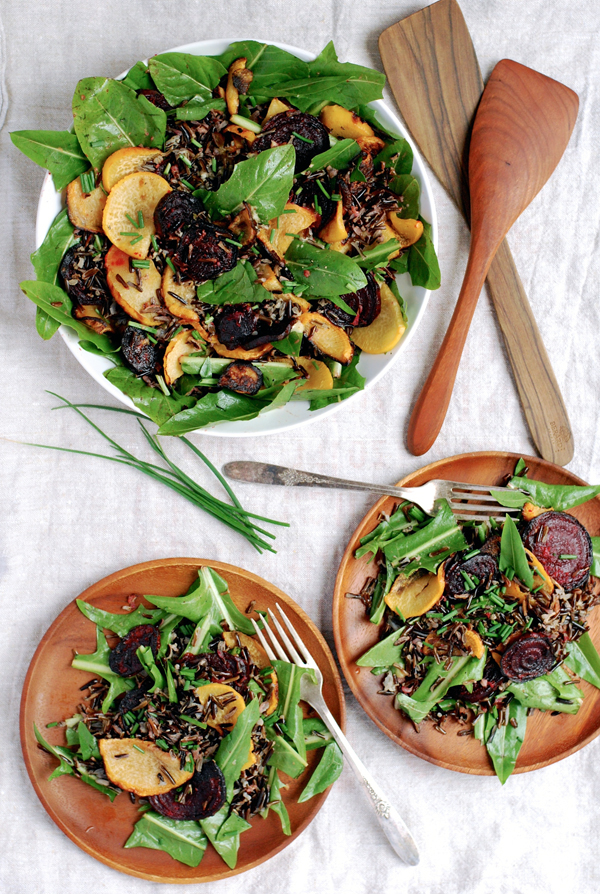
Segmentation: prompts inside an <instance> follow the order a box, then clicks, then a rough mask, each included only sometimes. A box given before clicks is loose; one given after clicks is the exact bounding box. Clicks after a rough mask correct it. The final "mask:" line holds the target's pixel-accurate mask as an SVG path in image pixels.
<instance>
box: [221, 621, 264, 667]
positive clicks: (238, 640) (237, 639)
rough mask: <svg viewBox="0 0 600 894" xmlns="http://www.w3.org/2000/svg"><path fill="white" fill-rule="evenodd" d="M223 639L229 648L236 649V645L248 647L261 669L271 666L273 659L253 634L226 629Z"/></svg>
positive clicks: (252, 657) (255, 662)
mask: <svg viewBox="0 0 600 894" xmlns="http://www.w3.org/2000/svg"><path fill="white" fill-rule="evenodd" d="M223 640H224V641H225V645H226V646H227V648H228V649H235V648H236V646H237V647H238V648H240V649H248V654H249V655H250V660H251V661H253V662H254V664H255V665H256V666H257V667H259V668H260V669H261V670H262V669H263V668H265V667H270V666H271V659H270V658H269V656H268V655H267V653H266V652H265V650H264V649H263V647H262V646H261V644H260V643H258V642H257V641H256V640H255V639H254V637H253V636H248V634H247V633H240V631H239V630H226V631H225V632H224V633H223Z"/></svg>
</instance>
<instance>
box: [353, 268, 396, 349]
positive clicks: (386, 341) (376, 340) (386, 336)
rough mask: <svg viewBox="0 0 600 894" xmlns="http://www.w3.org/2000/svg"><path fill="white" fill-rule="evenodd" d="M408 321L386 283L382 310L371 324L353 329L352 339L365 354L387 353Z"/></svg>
mask: <svg viewBox="0 0 600 894" xmlns="http://www.w3.org/2000/svg"><path fill="white" fill-rule="evenodd" d="M405 330H406V323H405V322H404V317H403V316H402V310H401V308H400V305H399V304H398V301H397V300H396V296H395V295H394V293H393V292H392V290H391V289H390V287H389V286H387V285H386V284H385V283H382V285H381V310H380V312H379V316H377V317H376V318H375V319H374V320H373V322H372V323H371V325H370V326H361V327H357V328H356V329H353V330H352V341H353V342H354V344H355V345H356V347H357V348H360V349H361V351H364V352H365V354H385V353H386V352H387V351H391V350H392V348H395V347H396V345H397V344H398V342H399V341H400V339H401V338H402V336H403V335H404V332H405Z"/></svg>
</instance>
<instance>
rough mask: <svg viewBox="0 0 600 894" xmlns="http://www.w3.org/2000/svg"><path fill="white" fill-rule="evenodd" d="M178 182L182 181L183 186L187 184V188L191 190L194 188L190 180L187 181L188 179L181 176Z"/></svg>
mask: <svg viewBox="0 0 600 894" xmlns="http://www.w3.org/2000/svg"><path fill="white" fill-rule="evenodd" d="M179 182H180V183H183V185H184V186H187V188H188V189H191V190H193V189H194V187H193V186H192V184H191V183H190V181H189V180H184V178H183V177H182V178H181V180H180V181H179Z"/></svg>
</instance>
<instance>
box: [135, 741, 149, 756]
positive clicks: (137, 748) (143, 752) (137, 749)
mask: <svg viewBox="0 0 600 894" xmlns="http://www.w3.org/2000/svg"><path fill="white" fill-rule="evenodd" d="M133 747H134V748H135V750H136V751H139V752H140V754H145V753H146V752H145V751H144V749H143V748H140V746H139V745H136V744H135V742H134V743H133Z"/></svg>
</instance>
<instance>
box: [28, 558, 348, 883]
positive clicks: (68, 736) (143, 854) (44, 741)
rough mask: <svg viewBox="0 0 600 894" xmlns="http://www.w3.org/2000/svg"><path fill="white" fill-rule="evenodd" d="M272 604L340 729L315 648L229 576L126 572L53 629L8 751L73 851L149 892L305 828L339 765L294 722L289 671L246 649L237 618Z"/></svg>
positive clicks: (223, 871) (217, 565)
mask: <svg viewBox="0 0 600 894" xmlns="http://www.w3.org/2000/svg"><path fill="white" fill-rule="evenodd" d="M186 594H187V595H186ZM146 595H147V596H150V597H151V598H150V599H148V600H146V599H143V598H142V597H144V596H146ZM78 603H79V605H78ZM276 603H280V604H281V605H282V606H284V607H285V611H286V613H287V614H288V617H290V619H291V621H292V623H293V625H294V627H295V628H296V630H297V631H298V633H299V634H300V636H301V637H302V639H303V641H304V642H305V643H306V645H307V647H308V648H309V649H310V651H311V653H312V654H313V655H314V657H315V659H316V661H317V663H318V664H319V667H320V668H321V670H322V672H323V677H324V690H323V692H324V696H325V699H326V701H327V703H328V705H329V707H330V708H331V710H332V712H333V714H334V716H335V717H336V719H337V721H338V723H340V724H341V725H342V726H343V725H344V721H345V708H344V698H343V693H342V687H341V682H340V678H339V674H338V672H337V669H336V666H335V662H334V659H333V657H332V655H331V652H330V651H329V649H328V647H327V645H326V643H325V640H324V639H323V637H322V636H321V634H320V633H319V631H318V630H317V628H316V627H315V625H314V624H313V623H312V621H311V620H310V618H309V617H308V616H307V615H306V614H305V612H304V611H303V610H302V609H301V608H300V607H299V606H298V605H296V604H295V603H294V602H293V601H292V600H291V599H290V598H289V597H288V596H286V595H285V593H282V592H281V590H278V589H277V588H276V587H274V586H273V585H272V584H270V583H268V582H267V581H265V580H263V579H262V578H260V577H257V576H256V575H254V574H251V573H250V572H248V571H244V570H243V569H241V568H236V567H234V566H232V565H226V564H223V563H221V562H213V561H207V560H203V559H162V560H158V561H154V562H147V563H144V564H141V565H135V566H133V567H131V568H126V569H124V570H123V571H119V572H116V573H115V574H112V575H110V576H109V577H106V578H104V579H103V580H101V581H99V582H98V583H96V584H94V585H93V586H91V587H89V588H88V589H87V590H85V591H84V592H83V593H82V594H81V596H80V597H79V600H76V601H74V602H72V603H71V604H70V605H68V606H67V607H66V608H65V609H64V611H63V612H62V613H61V614H60V615H59V616H58V618H57V619H56V620H55V621H54V623H53V624H52V625H51V627H50V628H49V630H48V631H47V633H46V634H45V636H44V638H43V639H42V641H41V643H40V645H39V646H38V649H37V651H36V653H35V655H34V657H33V660H32V662H31V665H30V668H29V671H28V673H27V677H26V680H25V685H24V688H23V695H22V701H21V718H20V724H21V742H22V748H23V755H24V758H25V764H26V767H27V771H28V773H29V776H30V779H31V781H32V784H33V786H34V788H35V790H36V793H37V795H38V797H39V798H40V800H41V802H42V805H43V806H44V808H45V809H46V811H47V812H48V814H49V815H50V817H51V818H52V819H53V820H54V822H55V823H56V824H57V825H58V826H59V828H60V829H62V831H63V832H64V833H65V834H66V835H68V836H69V838H71V840H72V841H74V842H75V844H77V845H78V847H80V848H82V849H83V850H84V851H86V852H87V853H88V854H90V855H91V856H93V857H95V858H96V859H97V860H100V861H101V862H103V863H106V864H107V865H108V866H111V867H112V868H114V869H118V870H120V871H121V872H125V873H128V874H130V875H134V876H139V877H140V878H145V879H150V880H152V881H158V882H179V883H198V882H204V881H215V880H216V879H220V878H225V877H229V876H231V875H235V874H236V873H240V872H244V871H245V870H246V869H250V868H252V867H253V866H257V865H258V864H260V863H262V862H264V861H265V860H267V859H269V857H272V856H273V855H274V854H276V853H278V851H280V850H281V849H282V848H284V847H285V846H286V845H287V844H288V843H289V842H290V841H293V839H294V838H295V837H296V836H297V835H299V834H300V832H301V831H302V830H303V829H304V828H306V826H307V825H308V823H310V821H311V820H312V819H313V818H314V817H315V815H316V814H317V812H318V810H319V809H320V807H321V806H322V804H323V802H324V800H325V798H326V796H327V792H328V788H329V785H330V784H331V782H332V781H334V779H335V778H337V776H338V775H339V772H340V771H341V759H338V756H337V754H334V753H332V752H333V748H330V744H332V743H330V740H329V734H328V733H327V731H326V730H325V728H324V725H323V724H322V722H321V721H320V719H319V718H318V717H317V716H316V715H315V714H314V712H309V711H308V709H305V711H304V716H303V714H302V710H301V707H300V706H298V701H297V698H298V694H297V691H296V690H295V685H296V683H297V680H296V677H295V675H294V672H291V671H290V669H291V667H292V666H291V665H281V666H279V665H277V663H275V664H276V665H277V666H276V668H275V669H274V668H273V667H272V666H270V662H269V661H268V659H267V658H266V655H265V653H264V652H263V650H262V649H261V647H260V644H257V643H256V641H255V640H254V639H253V638H252V636H251V633H252V626H251V623H250V618H251V617H253V618H255V619H256V620H260V618H261V614H260V613H261V612H266V610H267V609H269V608H274V607H275V604H276ZM115 631H116V632H115ZM161 645H162V651H161ZM184 654H185V658H184V657H183V656H184ZM132 662H133V664H132ZM136 662H139V663H138V666H137V667H136V666H134V665H135V663H136ZM282 717H283V718H284V719H282ZM65 721H66V723H65ZM335 748H337V746H335ZM328 749H329V750H328ZM242 751H243V754H242ZM325 757H326V758H327V759H326V760H324V758H325ZM51 776H52V778H49V777H51ZM77 777H79V778H77ZM86 783H87V784H86ZM284 786H285V788H284ZM140 808H142V809H141V810H140ZM261 814H265V815H264V817H263V816H262V815H261ZM191 816H195V817H196V819H190V817H191ZM225 823H226V825H224V824H225Z"/></svg>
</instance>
